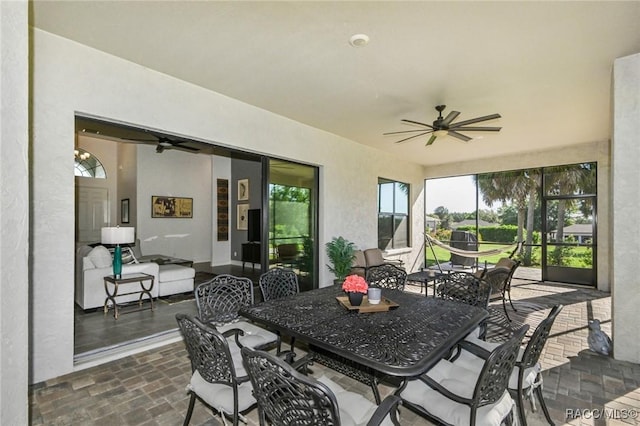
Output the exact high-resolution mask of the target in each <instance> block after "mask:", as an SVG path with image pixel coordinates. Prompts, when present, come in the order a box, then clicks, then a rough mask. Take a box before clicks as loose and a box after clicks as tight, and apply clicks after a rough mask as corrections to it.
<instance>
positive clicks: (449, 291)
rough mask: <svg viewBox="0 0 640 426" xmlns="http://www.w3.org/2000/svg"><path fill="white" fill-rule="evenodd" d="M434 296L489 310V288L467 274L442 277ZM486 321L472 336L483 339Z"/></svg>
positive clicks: (452, 274) (478, 279)
mask: <svg viewBox="0 0 640 426" xmlns="http://www.w3.org/2000/svg"><path fill="white" fill-rule="evenodd" d="M436 295H437V296H439V297H441V298H443V299H446V300H452V301H454V302H461V303H466V304H467V305H471V306H477V307H480V308H483V309H485V310H488V309H489V297H490V296H491V286H490V285H489V283H487V282H486V281H484V280H483V279H481V278H479V277H477V276H475V275H474V274H471V273H468V272H452V273H450V274H446V275H443V278H442V283H440V285H438V287H437V288H436ZM486 330H487V321H486V320H484V321H483V322H482V323H480V325H479V326H478V328H477V330H476V331H475V332H472V334H474V335H476V336H479V337H481V338H482V337H484V336H485V334H486Z"/></svg>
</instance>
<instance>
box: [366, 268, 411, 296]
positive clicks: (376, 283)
mask: <svg viewBox="0 0 640 426" xmlns="http://www.w3.org/2000/svg"><path fill="white" fill-rule="evenodd" d="M365 279H366V281H367V284H369V286H371V287H379V288H388V289H391V290H404V286H405V284H406V282H407V271H405V270H404V269H402V268H399V267H397V266H395V265H390V264H384V265H378V266H371V267H369V268H367V273H366V277H365Z"/></svg>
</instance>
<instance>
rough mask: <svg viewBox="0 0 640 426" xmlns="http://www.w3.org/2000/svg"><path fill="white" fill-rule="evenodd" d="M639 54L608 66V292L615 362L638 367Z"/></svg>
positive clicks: (639, 244)
mask: <svg viewBox="0 0 640 426" xmlns="http://www.w3.org/2000/svg"><path fill="white" fill-rule="evenodd" d="M639 117H640V54H636V55H632V56H627V57H624V58H620V59H617V60H616V61H615V62H614V66H613V141H612V149H611V154H612V155H611V157H612V161H611V170H612V182H613V183H612V188H611V193H612V194H613V208H612V209H611V211H612V212H613V220H612V228H613V231H612V237H613V244H612V264H613V267H612V268H611V274H612V280H611V282H612V291H611V311H612V321H613V327H612V329H613V351H614V357H615V358H616V359H620V360H624V361H631V362H635V363H640V340H638V307H640V276H639V274H638V260H640V191H639V190H638V188H640V167H638V165H639V164H638V158H640V119H639Z"/></svg>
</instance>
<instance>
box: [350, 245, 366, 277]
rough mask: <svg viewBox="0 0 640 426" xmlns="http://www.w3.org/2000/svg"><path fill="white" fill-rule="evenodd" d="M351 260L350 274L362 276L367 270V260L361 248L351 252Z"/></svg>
mask: <svg viewBox="0 0 640 426" xmlns="http://www.w3.org/2000/svg"><path fill="white" fill-rule="evenodd" d="M353 256H354V257H353V261H352V262H351V271H350V272H349V273H350V274H355V275H360V276H361V277H363V278H364V276H365V274H366V272H367V261H366V260H365V258H364V252H363V251H362V250H356V251H354V252H353Z"/></svg>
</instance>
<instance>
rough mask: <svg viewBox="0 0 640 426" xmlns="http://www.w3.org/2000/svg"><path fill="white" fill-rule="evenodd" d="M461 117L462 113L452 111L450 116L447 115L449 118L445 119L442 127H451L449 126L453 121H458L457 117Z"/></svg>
mask: <svg viewBox="0 0 640 426" xmlns="http://www.w3.org/2000/svg"><path fill="white" fill-rule="evenodd" d="M459 115H460V112H459V111H451V112H450V113H449V115H447V116H446V117H445V119H444V120H442V125H444V126H448V125H449V124H451V122H452V121H453V120H455V119H456V117H457V116H459Z"/></svg>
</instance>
